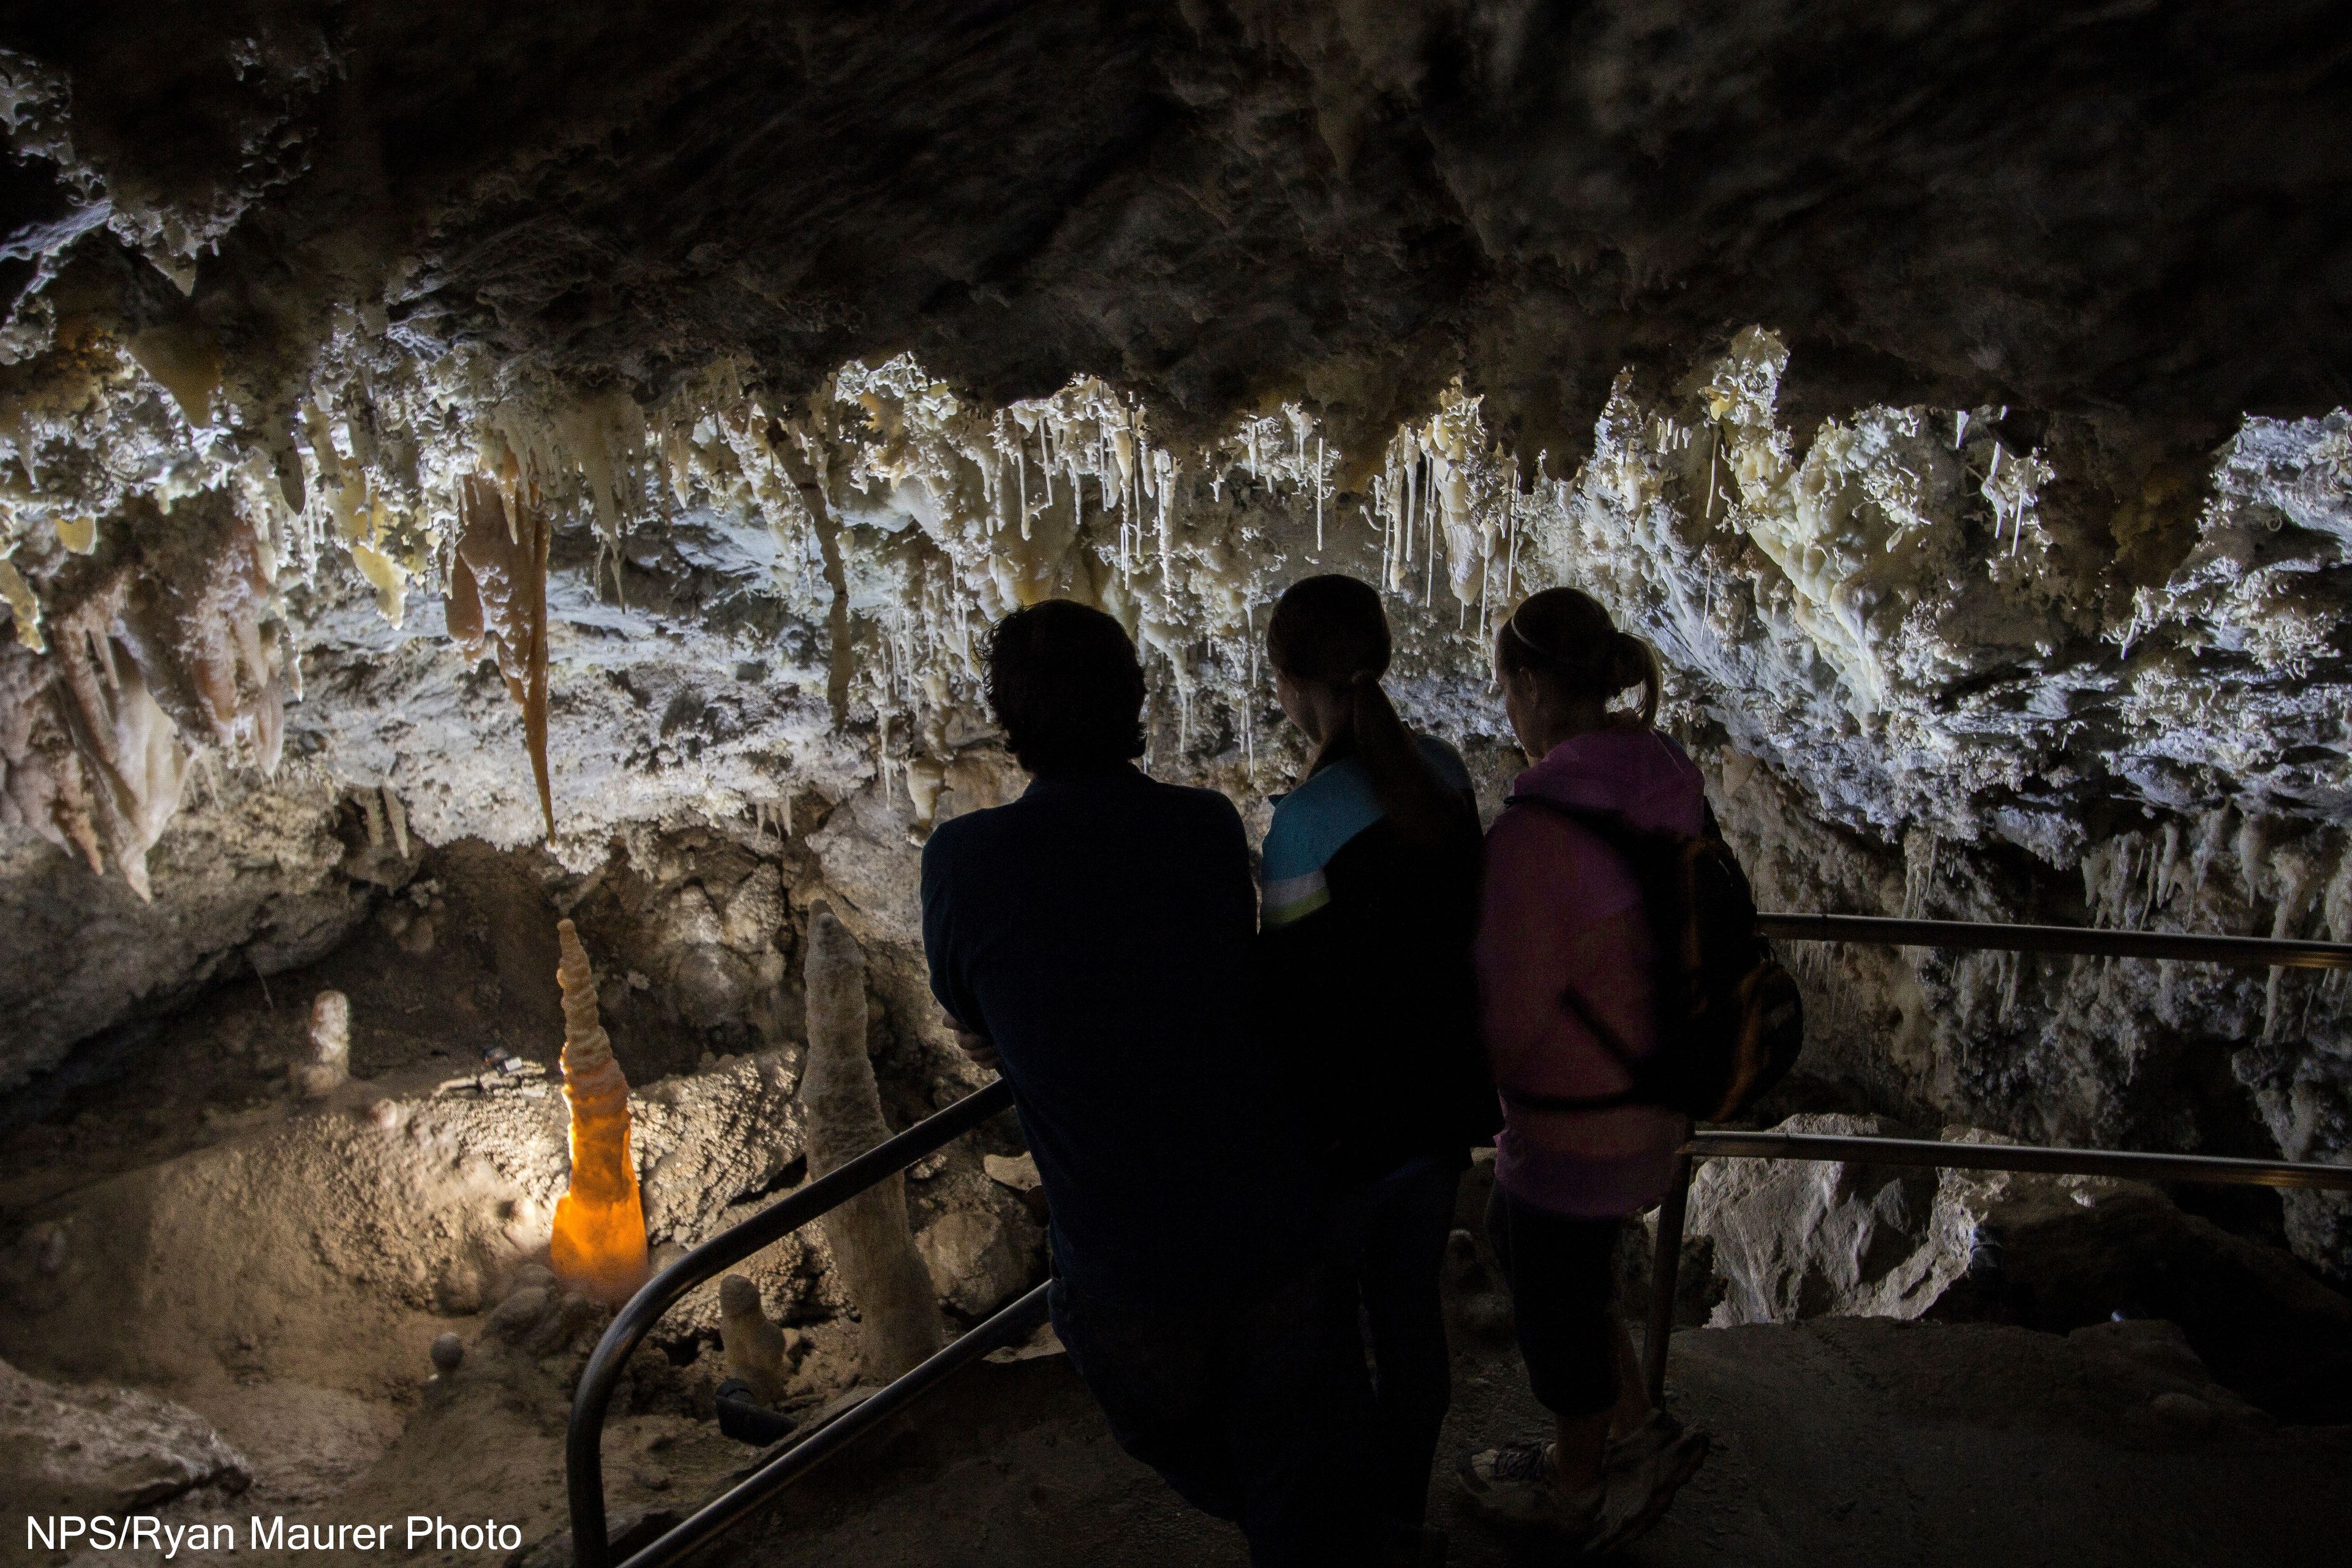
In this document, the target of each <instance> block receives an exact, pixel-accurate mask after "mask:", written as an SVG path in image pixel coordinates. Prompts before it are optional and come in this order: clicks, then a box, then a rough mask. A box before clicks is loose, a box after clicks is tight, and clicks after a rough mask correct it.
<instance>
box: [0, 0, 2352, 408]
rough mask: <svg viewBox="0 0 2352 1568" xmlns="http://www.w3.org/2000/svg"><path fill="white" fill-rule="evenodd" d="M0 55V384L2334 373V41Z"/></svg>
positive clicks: (2303, 33) (2296, 21) (121, 9)
mask: <svg viewBox="0 0 2352 1568" xmlns="http://www.w3.org/2000/svg"><path fill="white" fill-rule="evenodd" d="M5 42H6V45H7V47H9V48H10V49H11V50H12V51H13V53H14V56H15V59H14V62H13V63H12V64H11V66H10V68H9V70H10V75H11V77H12V79H13V82H14V85H13V87H12V89H11V96H12V98H13V100H14V108H13V119H14V121H15V130H14V139H15V141H16V149H17V153H18V156H17V158H16V161H15V163H13V165H12V166H10V167H9V168H8V169H7V171H6V174H5V178H6V189H5V195H6V199H7V204H8V209H9V210H8V215H7V218H6V222H7V226H8V232H9V236H10V237H9V239H8V241H7V249H6V254H7V256H8V258H9V259H8V260H7V261H5V263H0V267H5V268H6V270H5V274H0V289H5V290H7V291H8V292H9V293H11V294H13V295H15V296H16V303H15V311H16V318H17V319H18V324H17V326H16V333H17V339H16V352H17V353H24V352H26V349H27V348H29V347H31V346H32V343H33V342H37V341H38V333H39V331H41V330H42V323H37V322H27V321H24V319H23V318H24V317H25V316H26V310H27V309H28V307H29V306H31V305H32V304H33V303H34V302H35V301H37V300H40V301H46V303H47V313H46V315H45V321H47V322H50V323H53V322H54V321H55V320H56V319H57V318H58V317H61V316H62V317H67V318H71V317H73V316H76V315H79V314H85V313H88V314H95V315H96V316H99V317H100V318H106V319H112V320H119V321H124V322H126V323H129V324H131V325H132V326H134V327H135V326H139V325H153V324H157V323H168V324H175V325H194V326H195V327H196V328H198V329H200V330H201V331H203V332H204V333H205V334H206V335H207V336H208V337H209V338H211V339H213V340H214V341H216V342H218V344H219V345H220V349H221V352H222V353H223V354H224V356H225V357H226V359H227V360H228V361H229V362H230V363H231V364H232V365H234V366H236V368H237V369H238V370H239V371H240V372H241V373H242V374H244V375H246V376H247V377H248V378H250V379H251V380H252V381H253V383H254V384H255V385H256V395H257V396H258V397H260V398H262V399H263V400H264V401H266V400H267V398H268V395H269V390H270V388H271V384H272V383H273V373H274V374H275V377H277V378H285V377H290V376H292V375H293V374H297V373H298V372H299V370H300V369H301V368H302V367H304V366H306V365H307V364H308V363H309V361H310V356H311V355H312V354H313V353H315V351H316V348H317V345H318V343H319V342H320V340H321V339H322V338H323V337H324V336H325V335H326V333H327V332H328V331H329V330H330V321H329V318H330V317H331V314H332V312H333V311H334V310H335V309H336V308H337V307H341V308H343V309H346V310H353V311H358V312H362V314H363V316H364V319H365V320H366V321H368V322H369V323H370V324H372V325H373V324H374V323H376V322H377V321H379V320H380V321H381V323H382V325H381V331H383V332H385V333H387V334H389V335H390V337H391V338H393V339H394V340H395V341H397V342H401V343H403V344H404V345H406V346H408V347H409V348H410V349H411V351H412V352H415V353H425V354H430V353H435V352H436V351H439V350H442V349H445V348H446V347H448V346H450V345H457V344H465V343H478V344H481V345H485V346H487V347H488V348H489V349H491V350H493V351H495V352H496V353H498V354H499V355H501V356H503V357H505V358H508V359H509V360H511V361H514V362H518V363H529V364H531V365H534V366H538V367H542V368H544V369H545V370H546V371H548V372H550V373H552V374H558V375H561V376H564V377H568V378H572V379H573V380H576V381H577V382H579V383H581V384H585V385H589V386H599V385H614V384H617V385H620V386H624V387H626V388H628V389H629V390H630V391H631V392H632V393H634V394H635V395H639V396H641V397H650V396H654V395H658V394H659V393H660V392H662V391H663V390H664V389H665V388H666V387H667V385H668V384H671V383H672V382H673V381H674V380H675V378H676V377H677V376H678V375H680V374H685V373H688V372H690V371H691V370H692V369H694V368H695V367H697V366H698V365H700V364H702V363H705V362H707V361H708V360H709V359H710V358H711V357H712V356H714V355H719V354H728V355H734V356H738V357H740V358H741V359H743V360H744V361H746V362H747V363H753V364H756V365H757V366H759V367H760V373H761V375H762V377H763V378H765V379H766V380H767V381H769V382H770V383H771V384H772V385H774V386H775V387H777V388H778V389H779V390H780V391H782V392H784V393H793V392H800V391H804V390H805V389H806V388H807V387H808V386H810V385H811V384H814V382H815V381H816V380H817V379H818V378H819V377H821V376H823V375H824V374H827V373H829V372H830V371H832V370H833V369H834V368H835V366H837V365H839V364H840V363H843V362H844V361H845V360H848V359H852V358H866V359H874V358H877V357H878V358H887V357H889V356H891V355H893V354H896V353H900V352H905V351H912V352H913V353H915V354H916V356H917V357H918V358H919V360H920V361H921V363H924V364H925V365H926V366H927V367H929V368H930V369H931V370H932V371H933V372H934V373H935V374H940V375H941V376H944V377H946V378H947V379H949V380H950V381H952V382H954V383H955V384H958V385H961V386H964V387H967V388H969V389H970V390H971V391H972V392H973V393H975V394H977V395H982V396H985V397H988V398H991V399H992V400H996V401H1007V400H1011V399H1013V398H1018V397H1024V396H1033V395H1043V394H1045V393H1048V392H1050V391H1052V390H1053V389H1054V388H1055V387H1057V386H1059V385H1061V384H1063V383H1065V382H1066V381H1067V380H1068V379H1069V378H1070V377H1071V376H1072V375H1074V374H1094V375H1099V376H1103V377H1105V378H1107V379H1108V380H1110V381H1113V382H1114V383H1116V384H1119V385H1121V386H1123V387H1127V388H1129V389H1132V390H1134V391H1137V392H1139V393H1140V394H1143V395H1147V396H1148V397H1150V400H1151V401H1152V402H1153V404H1154V405H1155V406H1157V407H1158V408H1160V410H1162V418H1163V420H1166V421H1172V422H1184V421H1191V422H1195V423H1197V424H1198V425H1199V426H1200V427H1202V428H1203V429H1205V428H1208V427H1211V426H1214V425H1215V424H1216V423H1217V422H1218V421H1220V420H1222V419H1223V418H1224V417H1225V416H1228V415H1230V414H1231V413H1232V412H1233V411H1234V409H1236V408H1239V407H1244V406H1250V405H1256V404H1259V403H1262V402H1265V400H1267V399H1268V398H1270V397H1276V396H1282V395H1308V396H1312V397H1313V398H1314V399H1315V400H1316V402H1317V404H1318V405H1319V406H1321V407H1323V408H1325V409H1326V410H1328V411H1329V413H1330V415H1331V416H1334V417H1338V418H1341V419H1343V420H1352V421H1353V422H1355V423H1357V424H1360V425H1363V426H1366V427H1369V426H1370V424H1376V423H1378V422H1379V421H1381V420H1383V419H1388V418H1391V416H1394V415H1395V414H1396V413H1397V412H1398V411H1399V410H1400V409H1402V408H1405V407H1408V406H1410V405H1412V404H1414V403H1415V402H1416V401H1419V400H1422V399H1424V398H1425V397H1426V395H1427V394H1428V393H1429V391H1430V390H1431V389H1432V388H1433V387H1434V386H1435V385H1437V384H1441V383H1443V382H1444V380H1446V379H1447V378H1449V377H1451V376H1452V375H1454V374H1457V373H1459V374H1465V376H1466V377H1467V380H1468V383H1469V384H1470V385H1471V386H1472V387H1473V388H1474V389H1475V390H1481V391H1486V392H1487V393H1489V394H1490V396H1491V398H1492V402H1491V404H1490V413H1491V414H1493V415H1495V416H1497V417H1499V418H1501V419H1502V420H1503V421H1504V423H1505V424H1506V425H1507V426H1517V427H1521V428H1522V429H1523V430H1524V432H1525V435H1524V436H1523V438H1522V442H1521V444H1522V445H1527V446H1529V447H1534V446H1539V445H1542V444H1543V443H1544V440H1545V439H1546V438H1547V437H1549V438H1551V439H1552V440H1553V442H1554V444H1555V445H1559V444H1560V443H1561V433H1562V432H1568V433H1572V434H1573V435H1575V436H1578V437H1580V436H1581V435H1582V433H1583V432H1584V431H1587V430H1589V428H1590V424H1591V418H1592V416H1593V415H1594V414H1595V413H1596V412H1597V411H1598V410H1599V408H1600V406H1601V402H1602V400H1603V398H1604V397H1605V395H1606V393H1607V390H1608V387H1609V385H1610V383H1611V380H1612V377H1613V376H1614V375H1615V374H1617V372H1618V371H1619V370H1620V369H1621V368H1623V367H1624V366H1626V365H1627V364H1633V365H1637V366H1654V367H1656V368H1658V369H1659V370H1661V371H1662V372H1664V373H1667V374H1675V373H1679V372H1680V371H1681V370H1682V369H1683V368H1685V365H1686V364H1687V363H1688V362H1689V361H1690V359H1691V358H1692V357H1693V356H1694V355H1695V354H1696V353H1700V352H1702V351H1703V350H1705V349H1706V348H1708V347H1710V346H1712V345H1717V344H1719V343H1720V342H1723V341H1724V340H1725V339H1727V337H1728V336H1729V335H1730V333H1731V332H1732V331H1736V330H1737V329H1738V328H1739V327H1741V326H1743V325H1746V324H1748V323H1750V322H1761V323H1764V324H1767V325H1769V327H1771V328H1772V329H1773V330H1775V331H1778V332H1779V333H1780V334H1781V336H1782V337H1783V339H1784V340H1785V341H1786V342H1789V344H1790V347H1791V349H1792V351H1793V353H1794V358H1795V362H1796V363H1797V365H1798V366H1799V367H1800V368H1799V372H1798V376H1797V380H1798V382H1799V384H1800V385H1801V388H1802V390H1803V394H1804V395H1805V396H1806V397H1807V398H1808V399H1810V400H1812V401H1816V402H1818V403H1819V405H1821V406H1822V408H1823V409H1829V408H1836V407H1843V406H1851V405H1859V404H1863V403H1867V402H1871V401H1875V400H1894V401H1927V402H1932V403H1936V404H1937V405H1947V406H1960V407H1965V406H1972V405H1979V404H2008V405H2020V406H2031V407H2033V408H2038V409H2042V410H2048V411H2053V412H2082V413H2092V414H2104V415H2108V416H2116V417H2121V418H2125V419H2128V420H2131V421H2136V422H2138V423H2140V424H2142V425H2146V426H2154V427H2157V428H2158V429H2160V430H2161V431H2162V432H2164V434H2165V436H2166V437H2167V438H2168V439H2177V440H2183V441H2187V440H2210V439H2213V438H2219V437H2222V436H2225V435H2226V434H2227V433H2228V431H2229V430H2230V428H2231V426H2233V425H2234V424H2235V422H2236V420H2237V418H2238V417H2239V416H2241V415H2242V414H2245V413H2248V412H2266V413H2283V414H2294V413H2315V412H2323V411H2325V410H2326V408H2328V407H2332V406H2334V405H2336V403H2337V402H2339V401H2342V400H2343V399H2344V395H2345V374H2346V372H2345V366H2346V365H2347V363H2352V356H2347V348H2352V316H2348V315H2347V295H2352V278H2347V269H2352V259H2347V255H2346V253H2345V251H2344V250H2343V248H2342V247H2340V246H2339V245H2337V244H2336V240H2335V236H2336V231H2337V230H2338V228H2339V227H2340V226H2341V220H2342V219H2343V218H2344V217H2345V216H2346V214H2345V205H2346V200H2345V198H2346V193H2347V174H2348V173H2352V90H2347V89H2352V80H2347V69H2346V59H2347V32H2346V29H2345V28H2344V26H2343V25H2342V20H2341V13H2340V11H2338V10H2337V8H2336V7H2333V6H2330V5H2322V4H2301V5H2294V4H2280V5H2263V6H2259V7H2248V6H2239V5H2222V4H2208V5H2191V4H2160V3H2157V0H2146V3H2130V0H2126V3H2123V4H2113V5H2084V6H2048V5H2023V4H1980V5H1926V4H1908V5H1794V4H1787V3H1777V4H1728V3H1726V4H1717V5H1666V4H1618V5H1538V4H1532V3H1521V4H1486V5H1475V4H1427V3H1417V4H1395V5H1352V4H1302V5H1219V4H1215V3H1213V0H1192V3H1191V4H1186V5H928V6H916V5H896V6H881V7H842V6H835V5H797V4H781V5H734V6H678V5H627V4H614V3H609V0H608V3H602V4H593V5H567V6H562V7H520V8H494V9H489V10H485V9H484V8H482V7H479V6H472V5H452V4H433V3H419V4H407V5H332V4H299V3H289V4H217V3H208V4H194V5H180V6H171V7H161V8H159V7H154V6H148V5H110V4H90V5H49V6H39V7H33V6H21V7H16V15H15V16H14V17H13V19H12V20H11V21H10V22H9V23H8V24H7V26H6V36H5ZM85 230H86V231H87V232H80V231H85ZM77 233H79V237H74V236H75V235H76V234H77ZM167 276H168V277H169V278H171V279H177V286H175V285H174V284H173V282H171V281H167ZM28 339H30V340H31V341H29V342H28V341H27V340H28ZM254 417H259V415H258V413H256V414H255V415H254ZM1528 437H1532V438H1528Z"/></svg>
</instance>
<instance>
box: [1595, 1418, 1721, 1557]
mask: <svg viewBox="0 0 2352 1568" xmlns="http://www.w3.org/2000/svg"><path fill="white" fill-rule="evenodd" d="M1710 1443H1711V1440H1710V1439H1709V1437H1708V1436H1707V1435H1706V1431H1705V1430H1703V1429H1700V1428H1696V1427H1685V1426H1683V1425H1682V1423H1680V1422H1678V1421H1676V1420H1675V1418H1674V1417H1673V1416H1671V1415H1666V1414H1665V1412H1664V1411H1659V1412H1658V1413H1657V1414H1656V1415H1653V1416H1652V1417H1651V1418H1650V1419H1649V1421H1647V1422H1645V1423H1643V1426H1641V1428H1640V1429H1639V1430H1637V1431H1634V1432H1633V1433H1631V1434H1629V1435H1628V1436H1625V1437H1624V1438H1622V1440H1621V1441H1619V1442H1617V1443H1613V1444H1612V1445H1610V1450H1609V1458H1608V1481H1607V1485H1606V1489H1605V1491H1604V1493H1603V1496H1602V1500H1601V1508H1600V1510H1599V1515H1600V1517H1599V1518H1598V1519H1597V1520H1596V1521H1594V1523H1593V1527H1592V1529H1591V1533H1590V1534H1588V1535H1587V1536H1586V1538H1585V1542H1584V1550H1585V1551H1586V1552H1591V1553H1594V1554H1598V1553H1601V1552H1614V1551H1616V1550H1617V1549H1618V1548H1619V1547H1621V1546H1623V1545H1624V1544H1626V1543H1627V1542H1630V1541H1632V1540H1633V1538H1634V1537H1636V1536H1638V1535H1640V1534H1641V1533H1642V1532H1643V1531H1645V1530H1647V1529H1649V1528H1650V1526H1652V1525H1654V1524H1655V1523H1657V1522H1658V1519H1659V1517H1660V1516H1661V1515H1663V1514H1664V1512H1665V1511H1666V1506H1667V1505H1668V1504H1669V1503H1671V1502H1673V1501H1674V1500H1675V1492H1676V1491H1677V1490H1678V1489H1680V1488H1681V1487H1682V1484H1683V1483H1684V1482H1685V1481H1687V1480H1689V1479H1691V1477H1692V1476H1694V1475H1696V1474H1697V1473H1698V1468H1699V1466H1700V1465H1701V1464H1703V1463H1705V1462H1706V1453H1707V1448H1708V1447H1709V1446H1710Z"/></svg>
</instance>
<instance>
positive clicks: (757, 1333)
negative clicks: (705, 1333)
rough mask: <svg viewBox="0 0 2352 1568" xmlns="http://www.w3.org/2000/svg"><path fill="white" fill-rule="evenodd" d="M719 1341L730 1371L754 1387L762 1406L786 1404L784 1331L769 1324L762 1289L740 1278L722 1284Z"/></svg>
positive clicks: (732, 1275)
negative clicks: (762, 1300)
mask: <svg viewBox="0 0 2352 1568" xmlns="http://www.w3.org/2000/svg"><path fill="white" fill-rule="evenodd" d="M719 1342H720V1343H721V1344H723V1345H724V1346H725V1347H726V1350H727V1370H728V1371H729V1372H730V1373H732V1374H733V1375H735V1376H737V1377H740V1378H741V1379H742V1380H743V1381H744V1382H746V1383H748V1384H751V1396H752V1397H753V1398H754V1399H757V1400H758V1401H759V1402H760V1403H761V1404H762V1405H779V1404H782V1402H783V1397H784V1386H785V1379H786V1378H787V1377H788V1376H789V1375H790V1373H791V1369H790V1368H789V1367H787V1366H786V1365H785V1364H784V1331H783V1330H782V1329H780V1328H778V1327H776V1325H775V1324H773V1323H772V1322H770V1321H768V1314H767V1311H766V1310H765V1309H763V1308H762V1307H761V1305H760V1288H759V1287H758V1286H757V1285H754V1284H753V1283H751V1280H749V1279H745V1278H744V1277H743V1276H742V1275H740V1274H730V1275H728V1276H727V1277H726V1278H725V1279H721V1280H719Z"/></svg>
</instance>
